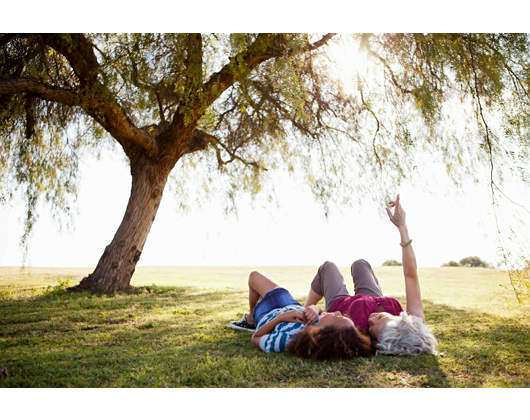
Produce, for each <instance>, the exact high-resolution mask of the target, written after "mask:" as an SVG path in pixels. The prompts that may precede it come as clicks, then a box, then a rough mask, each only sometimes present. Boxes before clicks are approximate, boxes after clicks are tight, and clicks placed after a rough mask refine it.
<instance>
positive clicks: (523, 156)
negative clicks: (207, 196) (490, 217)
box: [0, 34, 530, 241]
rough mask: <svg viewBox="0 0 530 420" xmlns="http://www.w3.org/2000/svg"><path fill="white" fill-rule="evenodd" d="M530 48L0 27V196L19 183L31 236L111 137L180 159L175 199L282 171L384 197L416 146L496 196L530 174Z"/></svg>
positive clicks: (499, 37) (327, 194) (406, 169)
mask: <svg viewBox="0 0 530 420" xmlns="http://www.w3.org/2000/svg"><path fill="white" fill-rule="evenodd" d="M341 48H342V49H346V50H347V51H348V54H351V55H357V56H358V65H357V66H356V67H353V66H351V67H349V68H344V67H341V65H340V64H339V61H340V60H339V58H337V57H338V56H339V55H340V51H341ZM528 48H529V45H528V36H527V35H526V34H354V35H351V36H342V35H334V34H328V35H318V34H86V35H83V34H3V35H0V142H1V145H0V146H1V151H0V153H1V157H2V159H1V161H0V200H2V202H7V201H9V200H10V199H11V198H12V197H13V194H14V192H15V191H16V190H17V189H20V190H21V191H22V194H23V196H24V197H25V200H26V204H27V212H26V230H25V234H24V238H23V241H25V240H26V239H27V235H28V234H29V233H30V231H31V227H32V226H33V224H34V222H35V220H36V216H37V215H36V211H35V209H36V205H37V203H38V202H39V200H41V199H44V200H45V201H47V202H49V203H51V204H52V206H54V208H55V209H56V210H59V211H63V212H66V213H68V212H69V210H70V209H71V206H72V202H73V201H74V199H75V194H76V181H77V168H78V162H79V160H80V158H81V157H82V155H83V153H86V152H90V153H107V152H109V151H110V150H112V151H113V152H114V153H116V150H115V149H114V150H113V149H112V148H113V147H115V145H118V146H119V148H121V149H122V150H123V152H124V154H125V156H126V157H127V159H129V161H130V162H131V164H134V162H136V161H138V159H139V157H140V156H146V158H148V159H151V160H152V161H156V162H160V165H162V166H164V167H167V168H170V169H171V168H173V167H174V166H176V167H175V170H173V172H172V178H173V181H174V185H176V186H177V187H178V188H180V197H184V196H185V195H186V194H185V192H186V189H188V190H189V189H190V188H192V189H195V190H197V189H200V190H201V191H217V192H219V191H221V192H222V193H223V194H225V196H226V197H228V202H229V203H230V205H235V204H237V201H238V194H239V193H241V192H242V191H246V192H250V193H251V194H257V193H259V192H260V191H262V190H263V187H264V186H265V187H267V188H265V190H266V191H269V190H270V188H269V187H270V185H269V184H268V181H267V175H268V174H269V173H270V172H272V171H273V170H275V169H283V170H286V171H289V172H291V173H292V174H293V175H294V176H297V177H299V178H300V179H303V180H304V181H306V182H307V183H308V184H309V185H310V186H311V189H312V190H313V192H314V193H315V196H316V198H317V199H318V200H319V201H320V203H321V204H322V205H323V208H324V210H325V211H326V212H327V211H329V208H330V205H331V203H333V202H335V203H341V204H345V203H352V202H358V201H361V199H366V198H372V199H380V198H382V197H385V196H386V195H387V194H388V193H389V192H390V191H391V190H392V191H394V190H395V188H396V185H399V183H400V182H401V181H402V180H403V179H405V178H406V177H410V176H414V175H416V176H417V175H421V170H422V168H421V167H420V166H419V164H418V162H419V160H418V156H420V155H421V154H429V155H430V156H431V158H432V159H434V160H439V161H440V162H442V163H443V164H444V165H445V167H446V170H447V174H448V175H449V176H451V177H452V178H453V179H454V180H455V182H457V183H458V182H459V181H460V180H462V179H468V178H471V179H476V180H477V181H479V180H480V181H483V182H486V183H488V184H489V185H490V186H491V191H492V195H493V197H497V198H498V197H499V196H500V195H502V190H501V189H500V185H501V182H502V178H503V176H505V175H510V176H512V175H515V176H517V177H518V178H519V179H522V180H523V181H524V182H526V183H528V182H530V178H529V176H528V168H529V167H530V166H529V161H528V160H529V147H528V146H529V145H530V138H529V135H528V129H529V126H530V108H529V106H530V101H529V89H530V62H529V61H530V54H529V50H528ZM359 63H362V65H359ZM341 69H342V73H343V77H339V72H338V70H341ZM480 168H485V169H486V171H487V172H486V173H487V176H486V179H480V178H482V175H480V174H481V172H480ZM187 178H189V180H188V181H186V179H187ZM191 192H193V191H191ZM188 195H190V196H191V195H193V194H191V193H190V194H188Z"/></svg>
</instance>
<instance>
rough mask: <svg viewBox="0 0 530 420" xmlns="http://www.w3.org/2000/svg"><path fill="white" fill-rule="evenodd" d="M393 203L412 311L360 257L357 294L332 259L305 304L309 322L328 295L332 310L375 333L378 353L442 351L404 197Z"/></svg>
mask: <svg viewBox="0 0 530 420" xmlns="http://www.w3.org/2000/svg"><path fill="white" fill-rule="evenodd" d="M390 206H391V207H393V208H394V213H392V211H391V210H390V209H388V208H387V209H386V211H387V213H388V217H389V218H390V221H391V222H392V223H393V224H394V225H395V226H396V227H397V228H398V231H399V234H400V237H401V243H400V245H401V247H402V258H403V273H404V276H405V294H406V299H407V311H404V310H403V308H402V306H401V304H400V303H399V302H398V301H397V300H396V299H394V298H393V297H388V296H383V293H382V291H381V286H380V285H379V282H378V280H377V278H376V276H375V274H374V272H373V270H372V267H371V266H370V264H368V262H366V261H364V260H358V261H355V262H354V263H353V265H352V267H351V273H352V277H353V284H354V288H355V295H354V296H350V294H349V293H348V290H347V289H346V286H345V284H344V278H343V277H342V275H341V274H340V272H339V270H338V268H337V266H336V265H335V264H333V263H330V262H326V263H324V264H323V265H322V266H321V267H320V268H319V269H318V273H317V275H316V276H315V278H314V280H313V282H312V283H311V289H310V291H309V295H308V296H307V300H306V302H305V307H306V308H311V309H312V312H310V313H311V315H312V316H311V317H309V318H308V321H311V320H312V319H313V318H315V319H316V317H318V315H320V314H321V313H322V310H321V309H320V308H319V307H318V306H315V305H316V303H318V302H319V301H320V300H321V299H322V298H323V297H324V298H325V300H326V310H327V311H328V312H337V313H341V314H342V315H346V316H348V317H349V318H350V319H351V320H352V321H353V323H354V325H355V327H356V328H359V329H360V330H362V331H364V332H366V333H369V334H370V336H371V337H372V338H373V339H374V341H375V347H376V349H377V352H378V353H380V354H410V355H416V354H420V353H429V354H436V353H437V351H436V339H435V338H434V335H433V334H432V332H431V331H430V329H429V328H428V327H427V326H426V325H425V316H424V314H423V304H422V301H421V292H420V284H419V280H418V270H417V267H416V257H415V255H414V250H413V249H412V245H411V244H412V240H411V239H410V237H409V233H408V229H407V224H406V221H405V211H404V210H403V208H402V207H401V204H400V202H399V195H398V196H397V198H396V201H391V202H390ZM355 327H348V328H355Z"/></svg>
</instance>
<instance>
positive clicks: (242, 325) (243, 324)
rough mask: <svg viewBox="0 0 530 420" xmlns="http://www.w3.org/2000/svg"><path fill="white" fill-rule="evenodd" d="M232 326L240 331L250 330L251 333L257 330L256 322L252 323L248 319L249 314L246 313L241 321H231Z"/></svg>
mask: <svg viewBox="0 0 530 420" xmlns="http://www.w3.org/2000/svg"><path fill="white" fill-rule="evenodd" d="M230 328H233V329H234V330H239V331H248V332H251V333H253V332H254V331H256V326H255V325H254V324H250V323H249V322H248V321H247V314H245V315H244V316H243V318H241V319H240V320H239V321H230Z"/></svg>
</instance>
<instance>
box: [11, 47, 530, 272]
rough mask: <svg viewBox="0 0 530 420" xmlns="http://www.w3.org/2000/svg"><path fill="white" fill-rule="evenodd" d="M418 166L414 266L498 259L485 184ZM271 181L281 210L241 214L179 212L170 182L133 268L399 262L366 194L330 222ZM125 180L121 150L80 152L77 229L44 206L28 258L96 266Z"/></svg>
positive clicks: (411, 203) (258, 207) (18, 211)
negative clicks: (456, 181)
mask: <svg viewBox="0 0 530 420" xmlns="http://www.w3.org/2000/svg"><path fill="white" fill-rule="evenodd" d="M339 56H340V57H339V58H341V57H342V59H343V60H346V61H345V62H343V69H350V70H351V68H352V66H353V67H355V66H356V67H359V68H362V66H363V63H362V60H360V59H359V58H358V57H356V56H355V54H354V53H352V50H350V51H349V52H348V53H346V54H342V55H340V54H339ZM421 166H422V167H423V171H424V172H423V173H422V174H421V182H420V183H418V182H417V183H416V184H413V183H411V182H406V183H404V184H403V185H401V186H399V187H396V190H395V192H394V193H395V194H398V193H399V194H400V196H401V202H402V205H403V207H404V208H405V210H406V212H407V221H408V225H409V233H410V236H411V238H412V239H413V245H414V249H415V252H416V256H417V260H418V265H419V266H420V267H439V266H440V265H442V264H444V263H447V262H449V261H451V260H454V261H459V260H460V259H462V258H464V257H468V256H478V257H480V258H481V259H483V260H484V261H486V262H488V263H489V264H492V265H496V264H497V263H498V262H499V261H500V259H501V258H500V254H499V251H498V247H499V242H498V241H499V236H498V232H497V225H496V222H495V218H494V215H493V207H492V205H491V202H492V198H491V191H490V189H489V185H488V183H487V182H485V183H483V184H478V185H477V184H471V183H468V184H464V186H463V188H462V189H460V190H457V189H455V188H454V186H453V185H452V184H451V183H450V181H448V180H447V179H446V175H445V168H443V167H438V166H436V165H433V164H425V162H423V165H421ZM274 181H275V182H274V183H275V189H276V196H277V199H278V204H279V207H277V206H276V204H275V203H268V202H267V201H266V200H264V199H260V197H258V199H257V202H256V203H253V204H254V206H252V205H251V204H252V203H250V201H249V199H245V200H243V201H242V202H241V203H240V205H239V209H238V210H239V211H238V215H237V217H236V216H234V215H229V216H226V215H225V213H224V212H223V209H222V206H221V204H220V201H219V200H218V199H217V198H216V197H212V198H211V202H209V203H208V204H207V205H203V206H202V208H200V209H198V208H193V209H192V211H190V212H188V213H182V212H178V211H177V208H178V201H177V198H176V197H175V196H174V195H173V194H172V193H171V191H167V189H166V191H165V193H164V198H163V200H162V203H161V206H160V209H159V211H158V215H157V217H156V220H155V222H154V224H153V227H152V229H151V232H150V234H149V237H148V239H147V243H146V245H145V247H144V250H143V253H142V256H141V259H140V261H139V264H138V265H139V266H249V267H252V266H316V267H318V266H319V265H320V264H321V263H322V262H324V261H327V260H328V261H333V262H335V263H336V264H338V265H340V266H348V265H350V264H351V263H352V262H353V261H355V260H356V259H359V258H364V259H366V260H368V261H370V262H371V263H372V265H374V266H379V265H381V264H382V263H383V262H384V261H386V260H391V259H394V260H400V259H401V248H400V246H399V234H398V232H397V229H396V228H395V227H394V226H393V225H392V224H391V223H390V222H389V221H388V218H387V215H386V212H385V210H384V207H385V204H386V203H373V202H371V201H370V200H369V199H367V200H363V204H362V206H359V207H355V208H341V209H338V208H332V210H331V214H330V216H329V218H328V219H326V217H325V216H324V212H323V210H322V208H321V207H320V206H319V205H318V204H317V203H316V202H315V200H314V198H313V196H312V194H311V192H310V191H309V188H308V187H307V186H306V185H304V184H300V183H298V182H296V181H294V180H293V179H291V178H289V177H288V176H287V175H285V174H282V173H277V174H275V175H274ZM130 182H131V181H130V175H129V169H128V167H127V165H126V163H125V162H124V159H123V158H121V157H119V156H116V155H114V156H111V155H105V156H104V157H103V159H102V160H101V161H97V160H96V159H94V158H90V157H88V158H85V159H83V160H82V162H81V177H80V187H79V192H80V193H79V196H78V203H77V204H78V208H77V209H75V210H77V213H76V214H75V217H74V226H73V228H72V229H68V228H64V227H63V228H62V229H61V230H60V229H59V227H60V225H59V224H58V223H57V222H56V221H55V220H54V219H53V217H52V214H51V213H50V210H49V208H47V207H46V206H41V209H40V211H39V220H38V222H37V224H36V226H35V229H34V232H33V235H32V237H31V239H30V242H29V253H28V260H27V264H28V265H30V266H33V267H95V265H96V264H97V262H98V260H99V257H100V256H101V255H102V253H103V250H104V248H105V247H106V246H107V245H108V244H109V243H110V241H111V240H112V237H113V235H114V233H115V231H116V229H117V228H118V226H119V223H120V222H121V219H122V217H123V214H124V212H125V208H126V205H127V200H128V197H129V192H130ZM521 188H522V187H521V186H520V185H519V184H517V183H513V182H508V184H507V185H505V186H504V187H503V189H504V190H505V191H507V192H509V195H510V197H511V198H512V199H518V198H520V197H521V196H526V197H528V196H529V195H528V194H525V195H522V194H521V190H520V189H521ZM524 191H526V192H528V188H526V189H525V190H524ZM505 204H508V203H506V202H505ZM529 207H530V206H529ZM513 209H514V205H512V204H510V205H509V206H505V207H504V208H503V217H504V218H505V219H503V220H508V219H510V217H511V216H510V215H511V214H512V212H513ZM23 211H24V204H23V203H22V201H21V200H20V199H18V200H15V201H14V202H13V203H11V204H10V205H8V206H4V207H3V208H2V207H0V238H1V240H0V266H19V265H21V263H22V262H23V258H22V249H21V248H20V247H19V245H18V244H19V241H20V238H21V236H22V232H23V226H22V217H21V216H22V214H23ZM526 216H528V214H526ZM504 232H507V231H506V230H505V231H504Z"/></svg>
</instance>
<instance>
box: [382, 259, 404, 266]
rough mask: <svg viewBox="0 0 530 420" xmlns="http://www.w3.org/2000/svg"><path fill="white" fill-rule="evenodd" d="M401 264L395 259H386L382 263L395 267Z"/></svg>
mask: <svg viewBox="0 0 530 420" xmlns="http://www.w3.org/2000/svg"><path fill="white" fill-rule="evenodd" d="M402 265H403V264H402V263H400V262H399V261H396V260H387V261H385V262H384V263H383V267H396V266H402Z"/></svg>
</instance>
